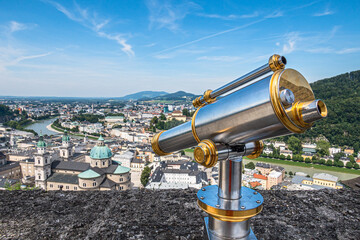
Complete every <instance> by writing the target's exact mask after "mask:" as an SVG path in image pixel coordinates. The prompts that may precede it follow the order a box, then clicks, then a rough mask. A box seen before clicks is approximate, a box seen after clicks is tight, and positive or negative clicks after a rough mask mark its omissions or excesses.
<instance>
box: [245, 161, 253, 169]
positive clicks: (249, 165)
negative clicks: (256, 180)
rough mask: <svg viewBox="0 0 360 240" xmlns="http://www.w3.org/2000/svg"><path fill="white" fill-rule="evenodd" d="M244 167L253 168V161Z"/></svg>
mask: <svg viewBox="0 0 360 240" xmlns="http://www.w3.org/2000/svg"><path fill="white" fill-rule="evenodd" d="M245 167H246V168H248V169H255V164H254V163H253V162H249V163H248V164H246V165H245Z"/></svg>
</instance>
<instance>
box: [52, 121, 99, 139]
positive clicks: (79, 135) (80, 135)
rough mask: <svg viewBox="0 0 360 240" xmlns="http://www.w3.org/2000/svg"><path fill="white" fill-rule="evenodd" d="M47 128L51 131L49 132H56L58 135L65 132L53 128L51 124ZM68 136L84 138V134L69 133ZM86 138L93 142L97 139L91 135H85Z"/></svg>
mask: <svg viewBox="0 0 360 240" xmlns="http://www.w3.org/2000/svg"><path fill="white" fill-rule="evenodd" d="M48 127H49V128H50V129H51V131H56V132H58V133H63V132H64V131H65V130H63V129H61V128H58V127H55V126H54V124H53V123H51V124H50V125H49V126H48ZM69 134H70V135H73V136H76V137H85V135H84V134H80V133H73V132H69ZM87 137H88V138H89V139H93V140H97V139H98V138H99V137H96V136H91V135H87Z"/></svg>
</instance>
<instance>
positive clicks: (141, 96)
mask: <svg viewBox="0 0 360 240" xmlns="http://www.w3.org/2000/svg"><path fill="white" fill-rule="evenodd" d="M166 94H169V93H167V92H163V91H142V92H137V93H133V94H129V95H126V96H123V97H120V98H117V99H120V100H126V101H128V100H139V99H144V98H154V97H158V96H162V95H166Z"/></svg>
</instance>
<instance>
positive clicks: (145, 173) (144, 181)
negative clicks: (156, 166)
mask: <svg viewBox="0 0 360 240" xmlns="http://www.w3.org/2000/svg"><path fill="white" fill-rule="evenodd" d="M150 173H151V169H150V168H149V167H145V168H144V170H143V171H142V173H141V177H140V181H141V184H142V185H143V186H144V187H145V186H146V184H147V183H148V182H149V177H150Z"/></svg>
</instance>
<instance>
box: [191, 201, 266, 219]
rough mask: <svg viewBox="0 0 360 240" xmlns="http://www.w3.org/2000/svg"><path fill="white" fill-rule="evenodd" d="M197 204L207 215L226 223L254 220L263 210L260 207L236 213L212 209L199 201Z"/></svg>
mask: <svg viewBox="0 0 360 240" xmlns="http://www.w3.org/2000/svg"><path fill="white" fill-rule="evenodd" d="M197 204H198V205H199V207H200V208H201V209H202V210H203V211H205V212H206V213H207V214H209V215H211V216H212V217H213V218H216V219H218V220H220V221H226V222H242V221H246V220H248V219H249V218H252V217H254V216H256V215H258V214H259V213H260V212H261V211H262V209H263V206H262V205H260V206H259V207H257V208H254V209H250V210H245V211H234V210H223V209H218V208H214V207H211V206H209V205H206V204H205V203H203V202H202V201H200V200H197Z"/></svg>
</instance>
